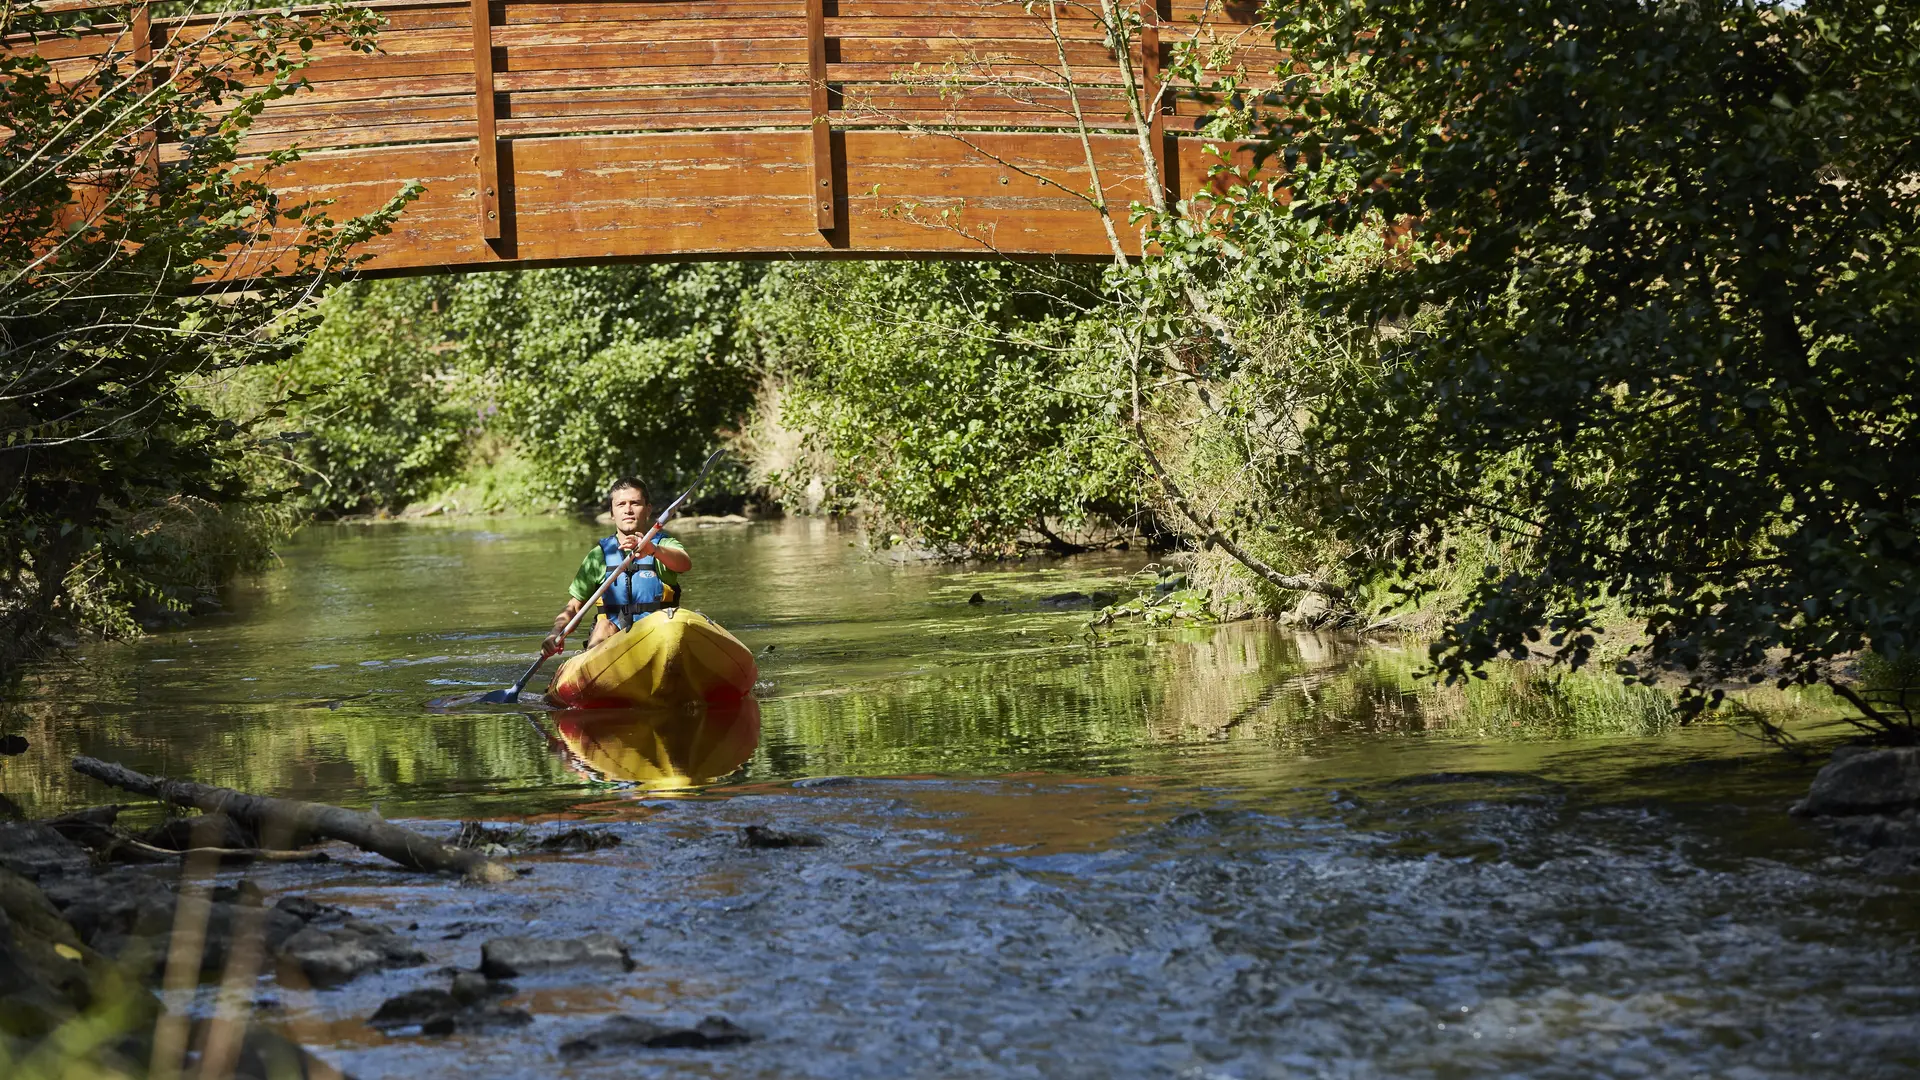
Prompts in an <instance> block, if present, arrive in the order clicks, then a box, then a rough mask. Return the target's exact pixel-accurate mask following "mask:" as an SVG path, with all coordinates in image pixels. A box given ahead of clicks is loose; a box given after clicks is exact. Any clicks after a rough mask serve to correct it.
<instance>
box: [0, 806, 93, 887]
mask: <svg viewBox="0 0 1920 1080" xmlns="http://www.w3.org/2000/svg"><path fill="white" fill-rule="evenodd" d="M0 867H5V868H6V869H8V870H11V871H13V872H14V873H16V874H19V875H20V876H21V877H24V878H26V879H27V880H29V881H36V882H37V881H41V880H42V879H43V878H47V877H58V876H64V875H72V874H85V873H86V872H87V871H88V870H89V869H90V868H91V867H92V860H90V859H89V858H88V857H87V853H86V850H85V849H84V848H82V847H81V846H80V845H78V844H76V843H74V842H73V841H72V840H69V839H67V838H66V837H64V836H62V835H60V833H59V832H57V831H55V830H54V829H52V828H50V827H48V826H46V825H43V824H40V823H39V822H30V821H9V822H4V823H0Z"/></svg>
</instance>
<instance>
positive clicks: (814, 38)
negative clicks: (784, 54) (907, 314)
mask: <svg viewBox="0 0 1920 1080" xmlns="http://www.w3.org/2000/svg"><path fill="white" fill-rule="evenodd" d="M476 2H478V0H476ZM807 89H808V90H809V95H808V97H809V100H810V102H811V103H812V110H811V111H812V113H813V123H812V127H811V128H810V131H811V134H812V136H813V138H812V140H811V144H812V147H813V201H814V223H815V225H816V226H817V227H818V228H819V230H820V231H821V232H823V233H830V232H832V231H833V230H834V229H835V228H837V227H838V226H839V224H840V221H839V215H838V214H837V213H836V211H835V209H834V208H835V207H836V206H838V205H839V203H840V194H841V193H840V192H839V191H836V190H835V189H834V183H833V179H834V173H833V127H832V125H831V124H830V123H829V122H828V120H829V111H828V110H829V108H830V102H829V100H828V94H827V3H826V0H807Z"/></svg>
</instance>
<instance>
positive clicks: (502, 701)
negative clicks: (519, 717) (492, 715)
mask: <svg viewBox="0 0 1920 1080" xmlns="http://www.w3.org/2000/svg"><path fill="white" fill-rule="evenodd" d="M480 700H481V701H484V702H486V703H487V704H488V705H512V704H513V703H514V702H516V701H519V700H520V691H519V690H518V689H517V688H515V687H511V686H510V687H508V688H506V689H505V690H492V691H489V692H487V693H485V694H481V695H480Z"/></svg>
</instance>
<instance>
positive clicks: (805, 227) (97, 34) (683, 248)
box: [6, 0, 1280, 277]
mask: <svg viewBox="0 0 1920 1080" xmlns="http://www.w3.org/2000/svg"><path fill="white" fill-rule="evenodd" d="M44 2H47V3H53V4H61V5H63V6H64V5H68V4H71V5H74V6H79V5H80V4H81V3H82V2H83V0H44ZM1132 4H1137V5H1138V10H1137V12H1135V11H1134V9H1133V7H1132V6H1129V5H1132ZM364 6H366V7H370V8H374V9H376V10H377V11H378V12H379V14H380V15H381V16H382V18H383V19H384V20H385V23H386V25H385V27H384V28H383V29H382V30H381V32H380V38H379V42H380V49H381V51H380V52H379V53H376V54H373V55H365V54H360V53H355V52H351V51H348V50H347V49H345V48H338V49H335V48H333V47H332V46H330V45H328V44H325V43H323V44H322V45H321V46H320V49H319V52H318V54H317V56H318V58H317V60H316V62H314V63H313V64H312V65H311V66H310V67H309V68H308V69H307V70H306V71H305V75H306V77H307V79H308V81H309V83H310V86H309V87H308V88H306V89H303V90H302V91H300V92H299V93H296V94H293V95H291V96H289V97H287V98H285V99H282V100H279V101H275V102H273V103H272V104H271V105H270V106H269V107H268V108H267V109H266V110H265V112H264V113H263V114H262V115H261V116H260V117H259V118H258V119H257V120H256V121H255V122H254V123H253V125H252V127H251V128H250V129H249V135H248V137H247V143H246V144H245V146H244V149H248V150H251V151H255V152H265V151H268V150H273V149H278V148H281V147H285V146H289V145H296V146H298V147H300V148H301V151H302V157H301V158H300V160H298V161H296V162H294V163H292V164H290V165H286V166H283V167H281V168H280V169H278V170H276V171H275V172H274V173H273V174H272V175H273V177H274V179H273V180H272V184H273V186H274V187H275V188H276V189H277V190H278V191H279V193H280V194H281V196H282V197H283V198H285V199H288V200H290V201H306V200H310V199H328V200H333V206H332V208H331V209H330V211H329V212H330V213H331V214H332V216H334V217H335V218H336V219H341V218H344V217H345V216H348V215H352V214H357V213H362V212H365V211H368V210H372V209H375V208H377V207H379V206H380V205H382V204H383V203H385V202H386V201H387V200H388V199H390V198H391V197H392V196H393V195H394V193H395V192H396V191H397V190H398V189H399V188H400V186H401V185H402V184H404V183H406V182H407V181H418V182H421V183H423V184H424V185H425V193H424V195H423V196H422V197H421V198H420V199H419V200H418V201H417V202H416V203H414V204H413V205H412V206H411V207H409V208H408V209H407V210H406V211H405V213H404V214H403V215H402V217H401V219H400V221H399V223H398V225H397V226H396V227H395V228H394V229H393V231H392V232H391V233H390V234H389V235H386V236H382V237H379V238H376V239H374V240H373V241H371V242H370V243H369V245H368V248H367V250H368V252H369V253H370V254H371V256H372V257H371V259H370V261H369V262H368V263H367V264H366V266H365V269H366V270H367V271H368V272H372V273H411V272H422V271H428V270H436V269H449V270H472V269H486V268H496V267H498V268H504V267H514V266H529V265H542V264H553V263H564V262H604V261H619V260H647V259H662V260H668V259H684V258H702V257H745V258H754V257H779V256H797V257H811V258H892V257H956V256H961V257H964V256H991V255H995V254H999V255H1009V256H1016V257H1034V256H1057V257H1067V258H1093V259H1105V258H1111V252H1112V241H1111V240H1110V239H1109V236H1108V231H1107V228H1106V226H1105V225H1103V223H1102V220H1101V218H1100V216H1099V215H1098V214H1097V213H1096V212H1095V211H1094V210H1093V209H1092V207H1091V206H1090V204H1089V201H1088V199H1087V198H1086V197H1085V196H1086V194H1087V193H1088V192H1090V191H1091V190H1093V187H1094V184H1095V176H1096V174H1097V177H1098V184H1099V187H1100V189H1101V190H1102V191H1103V192H1104V193H1105V197H1106V200H1107V203H1108V204H1109V205H1110V206H1111V207H1112V225H1113V229H1114V230H1115V231H1116V232H1117V233H1118V234H1119V237H1120V240H1121V243H1122V246H1123V247H1124V248H1125V249H1127V250H1128V251H1130V252H1131V251H1136V250H1137V249H1138V246H1139V237H1138V233H1137V231H1136V230H1134V229H1132V228H1129V226H1128V223H1127V208H1128V207H1129V205H1130V204H1133V203H1136V202H1139V203H1145V202H1148V201H1149V195H1150V193H1151V192H1152V191H1153V189H1154V187H1156V186H1157V187H1159V188H1160V190H1162V191H1163V192H1165V193H1166V194H1168V195H1169V196H1171V197H1173V198H1180V197H1191V196H1192V195H1195V194H1197V193H1200V192H1202V191H1204V190H1206V189H1207V188H1208V187H1209V186H1210V185H1217V184H1219V183H1220V181H1218V180H1217V179H1216V180H1210V179H1209V169H1210V167H1212V166H1214V165H1216V164H1217V163H1218V159H1217V158H1216V157H1212V156H1210V155H1209V154H1208V153H1207V152H1206V148H1205V146H1204V144H1203V143H1202V141H1201V140H1199V139H1198V138H1195V137H1194V135H1195V126H1196V124H1197V123H1198V122H1199V118H1200V117H1201V116H1203V115H1204V114H1205V113H1206V112H1207V111H1208V109H1209V101H1208V100H1207V99H1206V97H1205V95H1204V94H1201V93H1197V92H1194V91H1192V90H1181V89H1178V88H1172V87H1167V86H1164V85H1163V84H1162V82H1161V79H1160V71H1161V68H1162V66H1163V65H1164V64H1166V63H1167V62H1169V61H1170V60H1171V58H1172V57H1173V56H1174V55H1175V53H1176V52H1177V51H1178V49H1180V48H1181V47H1183V46H1185V47H1193V48H1198V49H1200V50H1203V51H1204V52H1205V53H1206V54H1207V55H1209V56H1211V57H1213V58H1214V61H1215V67H1216V69H1217V70H1219V71H1220V72H1222V73H1225V74H1232V75H1234V76H1236V78H1237V79H1238V81H1237V83H1236V84H1235V86H1236V92H1237V93H1239V94H1242V95H1245V94H1248V93H1258V92H1259V91H1260V90H1262V89H1264V88H1269V87H1271V86H1272V85H1273V84H1274V82H1275V80H1276V75H1275V71H1276V69H1277V67H1278V65H1279V62H1280V58H1279V56H1278V54H1276V53H1274V51H1273V50H1272V48H1271V46H1270V44H1269V43H1265V39H1264V38H1263V36H1262V35H1261V33H1260V30H1259V28H1258V27H1257V26H1255V25H1254V24H1253V22H1252V20H1253V18H1254V15H1253V9H1252V6H1251V5H1249V4H1246V3H1235V4H1223V3H1222V0H1127V3H1126V4H1123V5H1122V6H1121V8H1114V7H1107V8H1102V6H1101V5H1100V3H1099V0H1092V2H1090V3H1086V2H1078V3H1077V2H1067V0H1056V2H1055V3H1053V4H1052V5H1049V4H1048V3H1046V2H1045V0H1042V2H1040V3H1037V4H1034V5H1032V6H1031V7H1029V6H1027V5H1025V4H1022V3H1014V2H1007V0H950V2H948V3H943V4H940V5H937V6H936V5H928V4H926V3H925V2H924V0H491V2H489V0H372V2H370V3H367V4H365V5H364ZM1122 9H1124V10H1125V12H1126V13H1127V20H1128V21H1127V22H1126V24H1125V26H1124V27H1123V29H1122V30H1121V31H1120V32H1119V33H1118V35H1117V37H1116V34H1115V31H1114V26H1115V23H1114V22H1113V19H1112V16H1113V15H1114V14H1115V13H1116V12H1118V11H1120V10H1122ZM1136 15H1137V20H1136V19H1135V16H1136ZM231 18H232V16H231V15H219V14H207V15H192V16H186V17H181V18H174V19H158V18H148V17H147V16H146V14H145V12H144V9H142V10H141V12H140V13H138V14H137V15H136V17H135V19H134V21H133V22H132V24H130V25H128V26H111V25H107V26H101V27H99V28H97V29H95V30H93V31H91V32H90V33H88V34H83V35H79V36H77V37H75V36H68V37H64V38H62V37H40V38H34V39H32V40H21V39H13V40H9V41H8V42H6V47H8V48H10V49H21V48H31V49H34V50H36V51H39V52H41V53H42V54H43V55H45V56H47V57H48V58H49V59H50V60H52V61H54V63H55V67H56V70H60V71H64V72H66V73H68V74H69V75H70V76H71V77H72V78H74V79H75V80H76V81H78V80H80V79H83V78H84V77H85V72H86V70H87V68H88V66H89V65H90V64H97V63H98V61H99V59H100V58H101V57H102V56H103V55H106V54H108V53H110V52H112V53H117V54H118V53H125V52H128V51H131V52H133V53H134V54H135V56H136V57H137V56H139V55H141V54H142V51H143V50H144V53H145V54H146V55H153V54H154V53H155V51H156V50H160V51H163V50H166V49H169V48H191V47H192V44H191V43H192V42H193V41H195V40H197V39H198V38H204V37H206V36H207V34H209V33H212V32H214V31H212V30H210V29H209V27H212V26H214V25H215V23H216V20H220V19H231ZM1103 19H1105V20H1107V21H1106V22H1105V23H1104V24H1103ZM1115 40H1118V41H1120V42H1122V43H1123V46H1124V47H1123V48H1121V49H1116V48H1114V47H1113V46H1112V44H1111V43H1112V42H1114V41H1115ZM329 50H331V51H329ZM1136 109H1137V110H1138V115H1141V116H1143V117H1145V119H1144V121H1137V120H1136V119H1135V118H1134V117H1135V115H1136V112H1135V110H1136ZM1143 127H1144V128H1145V129H1146V130H1144V131H1143V130H1142V128H1143ZM162 138H163V139H164V134H163V135H162ZM1143 147H1147V148H1150V150H1151V153H1150V154H1148V153H1143ZM159 154H160V159H161V161H162V162H163V163H164V162H165V161H166V160H167V158H168V157H169V156H170V154H169V150H168V147H167V146H166V145H165V144H164V142H163V143H162V145H161V146H160V147H159ZM162 167H164V164H163V166H162ZM272 263H273V259H272V257H271V256H269V255H267V254H265V253H248V254H245V255H242V256H241V257H240V258H238V259H236V260H235V262H234V263H232V264H231V265H230V270H229V272H230V273H231V274H233V275H235V276H243V277H244V276H252V275H254V274H257V273H261V272H266V271H268V270H269V268H270V267H271V265H272Z"/></svg>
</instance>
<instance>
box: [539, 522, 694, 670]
mask: <svg viewBox="0 0 1920 1080" xmlns="http://www.w3.org/2000/svg"><path fill="white" fill-rule="evenodd" d="M661 524H662V523H661V522H658V521H656V522H654V523H653V528H651V529H648V530H647V535H646V537H645V538H644V540H643V541H642V542H643V543H644V542H645V541H646V540H652V539H653V538H654V537H656V536H658V535H660V528H661ZM639 557H640V553H639V552H634V553H632V554H630V555H628V556H627V557H626V558H625V559H622V560H620V565H619V566H616V567H614V568H613V569H612V570H609V571H607V576H606V577H605V578H602V579H601V581H600V587H599V588H597V589H595V590H593V595H592V596H589V597H587V599H586V602H585V603H582V604H581V605H580V610H579V611H576V612H574V613H573V618H571V619H568V620H567V626H566V629H564V630H562V631H560V637H561V638H562V639H565V638H569V637H572V636H573V632H574V630H575V629H577V628H578V627H579V625H580V620H581V619H584V618H586V617H587V612H589V611H592V610H593V605H594V604H596V603H598V602H599V600H600V594H601V593H604V592H606V591H607V586H609V585H611V584H613V579H614V578H617V577H619V576H620V575H621V574H624V573H626V572H627V567H629V566H632V565H633V561H634V560H635V559H638V558H639ZM559 652H560V650H559V649H555V650H553V652H548V651H546V650H545V649H542V650H540V659H538V660H535V661H534V662H533V663H532V664H530V665H528V667H527V670H525V671H523V672H521V673H520V678H519V679H518V680H517V681H516V682H515V683H514V684H513V689H511V690H508V691H507V700H508V701H513V700H515V699H517V698H518V697H519V696H520V691H522V690H525V689H526V688H527V680H528V679H531V678H533V673H534V672H536V671H539V670H540V665H541V664H544V663H546V662H547V658H548V657H550V656H553V655H555V654H557V653H559Z"/></svg>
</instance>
